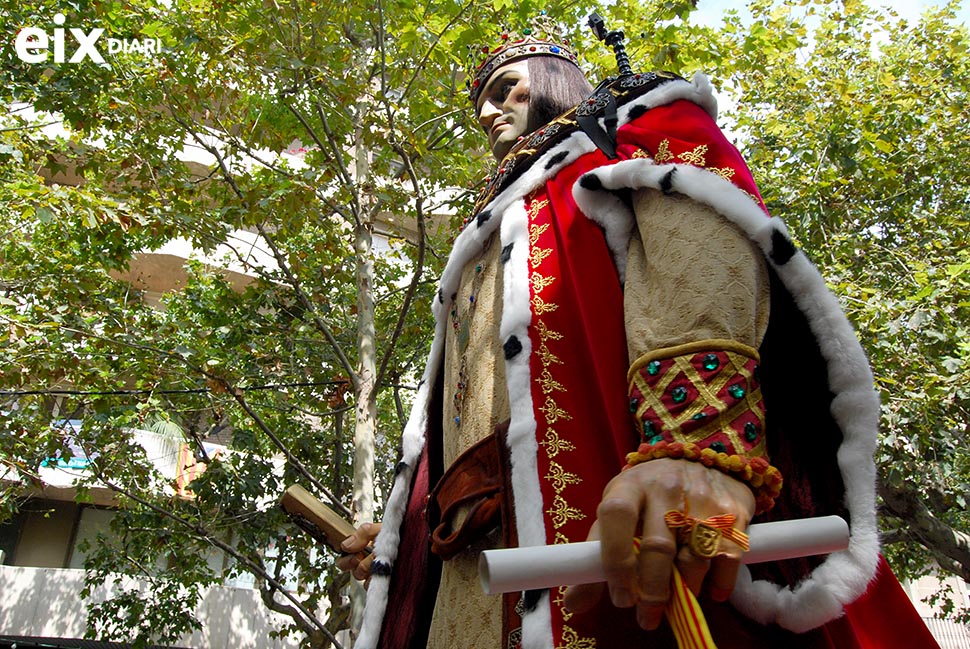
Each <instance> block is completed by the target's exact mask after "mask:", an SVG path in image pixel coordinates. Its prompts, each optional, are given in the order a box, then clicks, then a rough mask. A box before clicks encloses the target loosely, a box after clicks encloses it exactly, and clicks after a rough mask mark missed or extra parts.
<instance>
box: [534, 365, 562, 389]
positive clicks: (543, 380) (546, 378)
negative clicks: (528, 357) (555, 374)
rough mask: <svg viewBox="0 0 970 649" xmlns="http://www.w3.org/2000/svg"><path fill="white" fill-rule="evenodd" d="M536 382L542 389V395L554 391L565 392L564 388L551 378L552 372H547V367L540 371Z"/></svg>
mask: <svg viewBox="0 0 970 649" xmlns="http://www.w3.org/2000/svg"><path fill="white" fill-rule="evenodd" d="M536 380H537V382H538V383H539V387H541V388H542V393H543V394H549V393H550V392H553V391H555V390H558V391H560V392H566V386H564V385H563V384H562V383H560V382H559V381H557V380H556V379H554V378H552V372H550V371H549V368H548V367H547V368H545V369H543V370H542V373H541V374H540V375H539V378H538V379H536Z"/></svg>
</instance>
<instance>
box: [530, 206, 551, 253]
mask: <svg viewBox="0 0 970 649" xmlns="http://www.w3.org/2000/svg"><path fill="white" fill-rule="evenodd" d="M548 202H549V201H532V204H533V205H535V204H536V203H548ZM540 207H542V206H541V205H540ZM536 211H538V210H536ZM529 216H530V217H531V218H535V216H536V215H535V214H533V213H532V209H531V208H529ZM548 229H549V224H548V223H543V224H542V225H538V224H536V223H533V224H532V225H530V226H529V244H530V245H533V246H534V245H536V243H537V242H538V241H539V237H541V236H542V233H543V232H545V231H546V230H548Z"/></svg>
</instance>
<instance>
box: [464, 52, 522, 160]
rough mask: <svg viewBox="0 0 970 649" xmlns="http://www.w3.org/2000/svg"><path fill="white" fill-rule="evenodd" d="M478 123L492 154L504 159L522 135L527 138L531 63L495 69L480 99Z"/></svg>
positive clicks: (509, 64)
mask: <svg viewBox="0 0 970 649" xmlns="http://www.w3.org/2000/svg"><path fill="white" fill-rule="evenodd" d="M477 109H478V123H479V124H480V125H481V127H482V129H483V130H484V131H485V134H486V135H487V136H488V146H489V148H490V149H491V150H492V155H494V156H495V158H496V159H498V160H501V159H502V158H504V157H505V154H506V153H508V152H509V149H511V148H512V146H513V145H514V144H515V143H516V142H517V141H518V139H519V138H520V137H521V136H524V135H528V133H527V132H526V129H527V128H528V124H529V61H528V59H520V60H518V61H513V62H511V63H507V64H506V65H503V66H502V67H500V68H498V69H496V70H495V72H493V73H492V76H490V77H489V78H488V82H487V83H486V84H485V87H484V88H483V89H482V92H481V94H480V95H479V96H478V107H477Z"/></svg>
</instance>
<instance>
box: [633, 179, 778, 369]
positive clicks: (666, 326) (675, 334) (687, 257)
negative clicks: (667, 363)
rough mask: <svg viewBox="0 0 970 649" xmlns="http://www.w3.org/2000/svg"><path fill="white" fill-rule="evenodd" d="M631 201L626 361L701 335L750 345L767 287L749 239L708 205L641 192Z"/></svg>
mask: <svg viewBox="0 0 970 649" xmlns="http://www.w3.org/2000/svg"><path fill="white" fill-rule="evenodd" d="M633 207H634V211H635V213H636V215H637V224H638V226H639V227H638V230H639V232H638V233H637V234H635V235H634V237H633V240H632V241H631V243H630V249H629V253H628V257H627V279H626V286H625V288H624V302H625V305H624V309H625V311H626V328H627V347H628V349H629V351H630V359H631V361H635V360H636V359H639V358H640V357H641V356H643V355H644V354H647V353H649V352H652V351H654V350H657V349H663V348H666V347H674V346H676V345H682V344H685V343H693V342H696V341H700V340H711V339H727V340H733V341H736V342H737V343H740V344H742V345H746V346H748V347H753V348H755V349H757V348H758V347H759V346H760V344H761V341H762V340H763V339H764V335H765V330H766V329H767V327H768V315H769V294H768V293H769V286H768V271H767V268H766V266H765V261H764V257H763V256H762V255H761V253H760V251H758V250H757V249H756V247H755V244H754V243H753V242H752V241H751V240H750V239H748V238H747V237H746V236H745V235H744V234H742V233H741V232H740V231H739V230H738V228H737V227H736V226H734V225H732V224H731V223H729V222H728V221H727V219H725V218H724V217H722V216H721V215H720V214H718V213H716V212H715V211H714V210H713V209H711V208H710V207H707V206H704V205H701V204H699V203H697V202H695V201H692V200H690V199H688V198H686V197H683V196H678V195H669V196H667V195H664V194H662V193H661V192H659V191H655V190H642V191H640V192H638V193H637V194H636V195H635V197H634V205H633ZM711 242H717V243H716V245H712V243H711ZM631 364H632V363H631Z"/></svg>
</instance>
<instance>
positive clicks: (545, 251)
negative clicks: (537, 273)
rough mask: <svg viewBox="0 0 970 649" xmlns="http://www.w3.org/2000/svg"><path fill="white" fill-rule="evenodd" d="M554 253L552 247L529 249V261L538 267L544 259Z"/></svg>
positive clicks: (534, 266)
mask: <svg viewBox="0 0 970 649" xmlns="http://www.w3.org/2000/svg"><path fill="white" fill-rule="evenodd" d="M551 254H552V248H533V249H532V250H530V251H529V262H531V264H532V267H533V268H536V267H537V266H538V265H539V264H541V263H542V262H543V260H544V259H545V258H546V257H548V256H549V255H551Z"/></svg>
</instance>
